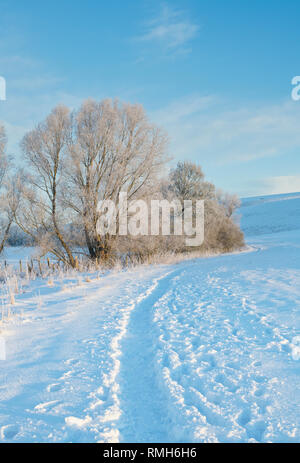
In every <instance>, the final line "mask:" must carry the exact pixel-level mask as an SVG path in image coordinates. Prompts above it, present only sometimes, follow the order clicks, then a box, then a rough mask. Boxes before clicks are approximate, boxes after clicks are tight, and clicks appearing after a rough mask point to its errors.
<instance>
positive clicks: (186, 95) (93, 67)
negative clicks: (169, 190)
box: [0, 0, 300, 196]
mask: <svg viewBox="0 0 300 463" xmlns="http://www.w3.org/2000/svg"><path fill="white" fill-rule="evenodd" d="M299 17H300V2H299V1H298V0H287V1H283V0H281V1H278V0H251V1H250V0H226V1H225V0H185V1H179V0H177V1H176V0H175V1H169V2H160V1H156V0H152V1H148V0H127V1H124V0H123V1H120V0H111V1H110V2H108V1H102V0H97V1H96V0H86V1H85V2H83V1H82V0H81V1H76V0H61V1H56V0H52V1H51V2H50V1H44V2H41V1H33V0H27V1H26V2H25V1H24V0H15V1H14V2H11V1H2V0H0V76H3V77H5V79H6V82H7V99H6V101H0V120H2V121H4V123H5V125H6V127H7V131H8V135H9V140H10V144H9V151H10V152H11V153H17V154H18V156H20V154H19V149H18V143H19V140H20V139H21V137H22V136H23V134H24V133H25V132H26V131H27V130H29V129H31V128H32V127H33V126H34V124H36V123H37V122H39V121H40V120H41V119H43V118H44V117H45V116H46V115H47V113H48V112H49V111H50V110H51V108H52V107H54V106H55V105H56V104H58V103H64V104H67V105H69V106H70V107H78V106H79V105H80V103H81V102H82V100H83V99H85V98H88V97H93V98H97V99H101V98H104V97H117V98H119V99H121V100H126V101H130V102H139V103H142V104H143V105H144V106H145V108H146V110H147V112H148V114H149V117H150V118H151V119H152V120H153V121H155V122H156V123H157V124H159V125H161V126H163V127H164V128H165V129H166V130H167V131H168V133H169V137H170V154H171V155H172V156H173V157H174V161H173V162H176V161H177V160H179V159H188V160H193V161H197V162H198V163H200V164H201V165H202V167H203V169H204V171H205V173H206V175H207V177H208V179H209V180H212V181H214V182H215V183H216V184H217V186H219V187H221V188H224V189H225V190H228V191H231V192H237V193H238V194H240V195H241V196H249V195H259V194H273V193H285V192H292V191H300V101H293V100H292V99H291V90H292V85H291V80H292V78H293V76H296V75H300V53H299V51H300V50H299V48H300V46H299V43H300V40H299V39H300V28H299ZM20 162H21V161H20Z"/></svg>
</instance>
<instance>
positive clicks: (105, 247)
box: [64, 100, 167, 259]
mask: <svg viewBox="0 0 300 463" xmlns="http://www.w3.org/2000/svg"><path fill="white" fill-rule="evenodd" d="M166 141H167V140H166V136H165V134H164V132H163V131H162V130H161V129H159V128H158V127H156V126H155V125H153V124H151V123H150V122H149V120H148V118H147V116H146V114H145V111H144V109H143V107H142V106H141V105H132V104H128V103H120V102H118V101H117V100H115V101H112V100H104V101H100V102H96V101H93V100H88V101H85V102H84V103H83V105H82V106H81V108H80V109H79V110H78V111H77V112H76V113H75V114H74V116H73V139H72V141H71V143H70V144H69V157H68V163H67V168H66V170H65V190H64V199H65V204H66V207H69V208H71V209H72V210H73V211H74V212H75V213H76V214H77V219H76V220H78V221H79V223H81V225H82V227H83V230H84V236H85V240H86V246H87V249H88V252H89V256H90V257H91V258H92V259H94V258H101V257H102V258H106V257H107V256H108V255H109V253H110V250H111V246H112V242H113V241H114V240H115V239H116V237H113V236H110V235H107V236H104V237H103V236H101V235H99V234H98V233H97V228H96V224H97V220H98V212H97V204H98V202H99V201H100V200H106V199H109V200H113V201H114V202H115V204H118V198H119V193H120V192H126V193H127V197H128V200H131V199H133V198H135V197H137V196H138V197H139V198H142V197H144V196H147V195H149V192H151V191H153V190H154V189H157V188H158V187H157V177H158V174H159V172H160V170H161V168H162V166H163V164H164V163H165V160H166V157H165V151H166ZM117 235H118V229H117ZM117 235H116V236H117Z"/></svg>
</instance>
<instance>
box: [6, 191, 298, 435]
mask: <svg viewBox="0 0 300 463" xmlns="http://www.w3.org/2000/svg"><path fill="white" fill-rule="evenodd" d="M241 214H242V226H243V229H244V230H245V232H246V238H247V242H248V245H249V246H250V248H249V249H248V251H247V252H242V253H239V254H232V255H224V256H220V257H213V258H207V259H195V260H191V261H185V262H182V263H180V264H176V265H168V266H166V265H157V266H149V267H140V268H137V269H134V270H128V271H123V272H113V273H110V274H107V275H106V276H99V275H96V274H93V275H90V276H89V278H88V279H86V278H85V276H83V277H82V279H81V280H78V278H76V277H70V278H66V279H64V280H62V281H61V280H57V281H56V280H55V281H54V283H53V285H52V286H49V285H48V284H47V281H46V280H36V281H33V282H30V284H29V285H28V286H27V287H25V288H23V290H24V292H23V293H22V294H19V295H17V296H16V305H15V306H13V308H12V310H13V311H14V316H11V317H10V319H9V320H8V321H5V322H4V323H2V325H0V331H1V332H0V338H2V340H3V339H4V340H5V343H6V355H7V358H6V360H0V442H95V441H100V442H118V441H120V442H213V441H220V442H300V407H299V403H300V387H299V384H300V337H299V336H300V195H299V194H298V195H288V196H286V195H283V196H278V197H266V198H255V199H254V198H250V199H248V200H245V201H244V202H243V206H242V208H241ZM15 259H18V256H17V257H15ZM86 280H89V281H86ZM297 336H298V338H297Z"/></svg>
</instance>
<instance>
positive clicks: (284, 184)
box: [244, 174, 300, 196]
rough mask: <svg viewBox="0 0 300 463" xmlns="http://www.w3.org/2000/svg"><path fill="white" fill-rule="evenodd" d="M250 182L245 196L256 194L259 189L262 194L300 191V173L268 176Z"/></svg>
mask: <svg viewBox="0 0 300 463" xmlns="http://www.w3.org/2000/svg"><path fill="white" fill-rule="evenodd" d="M248 183H249V188H248V189H245V194H244V196H251V195H256V194H257V191H259V192H260V194H261V195H276V194H284V193H293V192H300V174H299V175H282V176H277V177H267V178H264V179H260V180H255V181H252V182H250V181H249V182H248Z"/></svg>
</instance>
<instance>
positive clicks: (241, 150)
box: [152, 96, 300, 165]
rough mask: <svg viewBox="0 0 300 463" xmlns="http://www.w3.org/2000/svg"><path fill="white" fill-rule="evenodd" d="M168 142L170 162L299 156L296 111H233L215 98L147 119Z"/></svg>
mask: <svg viewBox="0 0 300 463" xmlns="http://www.w3.org/2000/svg"><path fill="white" fill-rule="evenodd" d="M152 116H153V118H154V119H155V120H156V122H157V123H159V124H160V125H162V126H164V127H165V128H166V129H167V131H168V133H169V137H170V139H171V151H172V153H173V155H174V156H175V158H178V159H180V158H181V159H182V158H190V159H191V158H192V159H195V160H196V159H199V160H209V161H210V162H213V163H215V164H216V165H217V164H219V165H221V164H230V163H245V162H248V161H252V160H256V159H261V158H266V157H270V158H271V157H274V156H279V155H282V154H285V153H286V152H287V151H288V150H291V149H295V148H299V150H300V130H299V120H300V105H299V104H296V103H295V102H292V101H291V102H289V101H287V102H282V103H278V104H273V105H265V106H257V105H256V106H255V105H252V106H248V107H233V105H232V104H230V103H228V102H224V101H222V100H220V99H219V100H218V98H216V97H200V96H189V97H187V98H185V99H180V100H178V101H174V102H172V103H171V104H169V105H168V106H166V107H164V108H161V109H160V110H158V111H156V112H154V113H153V114H152Z"/></svg>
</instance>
